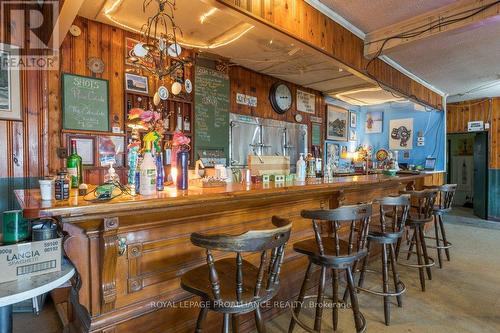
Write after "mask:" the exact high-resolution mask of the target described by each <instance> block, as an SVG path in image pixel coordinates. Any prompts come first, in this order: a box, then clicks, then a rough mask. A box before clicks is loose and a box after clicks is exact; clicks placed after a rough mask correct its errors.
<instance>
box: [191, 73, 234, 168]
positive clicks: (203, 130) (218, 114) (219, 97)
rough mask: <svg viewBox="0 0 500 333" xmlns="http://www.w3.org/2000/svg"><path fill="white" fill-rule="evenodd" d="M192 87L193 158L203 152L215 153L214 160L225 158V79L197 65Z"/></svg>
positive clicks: (226, 118) (227, 130)
mask: <svg viewBox="0 0 500 333" xmlns="http://www.w3.org/2000/svg"><path fill="white" fill-rule="evenodd" d="M194 86H195V89H194V94H195V95H194V103H195V106H194V108H195V113H194V114H195V116H194V129H195V140H194V145H195V159H197V158H198V157H204V156H203V154H204V152H205V153H206V152H207V151H212V152H213V151H218V152H219V153H220V155H219V156H218V157H226V158H227V155H228V151H229V76H228V75H227V74H226V73H224V72H220V71H217V70H215V69H212V68H208V67H204V66H199V65H197V66H195V85H194ZM196 154H198V155H199V156H197V155H196ZM221 155H222V156H221Z"/></svg>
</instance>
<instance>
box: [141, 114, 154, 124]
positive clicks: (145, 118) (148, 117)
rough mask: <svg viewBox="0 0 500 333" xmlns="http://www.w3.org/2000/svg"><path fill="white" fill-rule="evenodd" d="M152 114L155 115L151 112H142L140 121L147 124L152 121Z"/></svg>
mask: <svg viewBox="0 0 500 333" xmlns="http://www.w3.org/2000/svg"><path fill="white" fill-rule="evenodd" d="M154 114H155V112H153V111H144V112H143V113H142V114H141V120H142V121H143V122H145V123H149V122H150V121H151V120H153V118H154Z"/></svg>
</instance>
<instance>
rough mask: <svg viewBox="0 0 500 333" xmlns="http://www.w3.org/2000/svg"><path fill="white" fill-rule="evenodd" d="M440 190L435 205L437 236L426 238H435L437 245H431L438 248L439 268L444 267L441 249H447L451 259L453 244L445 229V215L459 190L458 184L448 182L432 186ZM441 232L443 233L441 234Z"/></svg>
mask: <svg viewBox="0 0 500 333" xmlns="http://www.w3.org/2000/svg"><path fill="white" fill-rule="evenodd" d="M430 188H434V189H436V190H438V191H439V192H438V197H437V204H436V205H435V206H434V232H435V237H430V236H426V237H425V238H428V239H434V240H435V241H436V246H435V247H434V246H429V247H430V248H436V249H437V255H438V262H439V268H443V261H442V259H441V250H444V251H445V254H446V259H447V260H448V261H450V250H449V249H450V247H452V244H451V243H450V242H448V240H447V239H446V231H445V229H444V223H443V215H445V214H446V213H448V212H450V211H451V205H452V204H453V198H454V197H455V192H456V190H457V184H446V185H441V186H437V187H430ZM440 234H441V235H440Z"/></svg>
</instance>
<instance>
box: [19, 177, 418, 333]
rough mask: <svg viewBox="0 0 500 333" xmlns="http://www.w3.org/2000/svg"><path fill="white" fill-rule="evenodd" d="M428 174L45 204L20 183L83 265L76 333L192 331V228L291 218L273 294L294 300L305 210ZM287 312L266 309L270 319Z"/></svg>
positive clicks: (195, 260)
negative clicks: (186, 276)
mask: <svg viewBox="0 0 500 333" xmlns="http://www.w3.org/2000/svg"><path fill="white" fill-rule="evenodd" d="M425 177H426V176H425V175H409V176H396V177H387V176H383V175H368V176H351V177H340V178H335V179H334V180H333V181H332V182H329V183H324V182H322V181H314V182H308V183H307V184H305V185H282V186H280V185H275V184H274V183H270V184H269V185H265V184H256V185H249V186H245V185H242V184H228V185H227V186H226V187H220V188H199V187H195V186H191V187H190V188H189V190H188V191H177V190H175V189H174V188H166V189H165V191H163V192H158V194H157V195H155V196H150V197H143V196H136V197H130V196H122V197H119V198H116V199H114V200H112V201H110V202H104V203H90V202H86V201H84V200H83V199H82V198H81V197H71V198H70V199H69V200H68V201H64V202H55V201H53V202H50V203H44V202H42V201H41V200H40V193H39V190H19V191H17V192H16V197H17V199H18V202H19V204H20V205H21V208H22V209H23V210H24V214H25V217H27V218H36V217H42V216H52V217H56V218H57V219H58V221H59V222H60V224H61V226H62V229H63V230H64V231H65V232H66V233H67V238H66V240H65V245H64V248H65V251H66V254H67V256H68V257H69V258H70V259H71V260H72V262H73V263H74V265H75V266H76V268H77V270H78V273H79V279H78V280H77V281H75V282H74V284H75V288H73V291H72V293H71V302H70V303H71V305H69V306H67V309H68V311H67V312H68V313H67V316H68V318H67V319H68V321H69V323H70V324H69V326H68V328H69V329H70V331H73V332H102V333H111V332H137V333H138V332H193V328H194V324H195V321H196V316H197V313H198V310H199V309H198V308H197V307H195V306H189V303H188V302H189V301H194V300H196V299H195V298H192V297H191V295H190V294H188V293H186V292H184V291H183V290H182V289H181V288H180V285H179V280H180V277H181V275H182V274H183V273H184V272H186V271H188V270H189V269H191V268H193V267H196V266H199V265H202V264H204V263H205V253H204V251H203V250H202V249H200V248H196V247H195V246H193V245H191V242H190V240H189V238H190V235H191V233H192V232H200V231H204V232H216V233H242V232H244V231H246V230H249V229H259V228H260V229H262V228H268V227H269V226H270V221H271V216H273V215H278V216H281V217H285V218H290V219H291V220H292V221H293V229H292V236H291V238H290V242H289V244H288V246H287V251H286V257H285V263H284V265H283V270H282V275H281V276H282V278H281V279H282V280H281V281H282V282H281V289H280V293H279V295H278V296H277V297H276V299H277V300H290V299H293V298H295V297H296V295H297V294H298V290H299V288H300V283H301V280H302V278H303V272H304V270H305V268H306V259H305V258H304V256H301V255H298V254H296V253H294V252H293V251H292V249H291V247H292V244H293V243H294V242H296V241H298V240H302V239H305V238H309V237H312V236H313V233H312V227H311V224H310V221H306V220H304V219H302V218H301V217H300V211H301V210H303V209H318V208H335V207H338V206H339V205H345V204H353V203H358V202H361V201H370V200H373V199H375V198H378V197H382V196H385V195H390V194H397V193H398V191H399V190H400V189H403V188H405V187H407V186H412V185H415V184H416V183H417V184H418V183H419V182H420V181H421V180H423V179H424V178H425ZM220 257H221V255H220V254H219V257H218V258H220ZM245 259H247V260H250V261H255V262H256V261H257V260H258V258H257V257H251V256H248V255H247V256H246V257H245ZM283 310H284V309H279V308H272V307H268V308H264V311H265V312H264V317H268V318H269V317H271V316H274V315H276V314H277V313H278V312H280V311H283ZM252 318H253V317H250V316H248V317H243V318H242V324H243V331H248V330H249V329H251V328H252V327H253V320H250V319H252ZM220 322H221V318H219V316H218V315H217V314H213V313H210V314H209V316H208V321H207V323H206V326H205V327H206V329H205V330H204V331H205V332H214V331H215V330H218V327H219V324H220Z"/></svg>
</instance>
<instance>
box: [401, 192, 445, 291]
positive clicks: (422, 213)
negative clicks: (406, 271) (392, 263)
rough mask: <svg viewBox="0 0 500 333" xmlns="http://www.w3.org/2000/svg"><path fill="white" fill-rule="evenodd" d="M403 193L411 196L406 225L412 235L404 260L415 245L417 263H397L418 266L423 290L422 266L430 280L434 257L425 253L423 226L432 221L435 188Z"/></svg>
mask: <svg viewBox="0 0 500 333" xmlns="http://www.w3.org/2000/svg"><path fill="white" fill-rule="evenodd" d="M402 193H403V194H409V195H410V196H411V202H412V207H411V210H410V213H409V216H408V219H407V220H406V226H408V227H409V228H410V229H413V235H412V237H411V241H410V248H409V250H408V252H407V257H406V260H410V257H411V255H412V254H413V253H415V252H413V247H414V246H415V245H416V254H417V264H411V263H403V262H401V261H399V260H398V264H400V265H402V266H407V267H413V268H418V272H419V277H420V287H421V288H422V291H425V274H424V268H425V270H426V271H427V277H428V279H429V280H432V273H431V267H432V266H434V264H435V262H434V259H433V258H431V257H429V255H428V253H427V245H426V243H425V234H424V226H425V224H427V223H429V222H432V221H433V217H434V216H433V212H434V204H435V202H436V197H437V190H435V189H427V190H422V191H405V192H402ZM400 245H401V239H400V240H399V241H398V245H397V247H396V258H398V257H399V249H400Z"/></svg>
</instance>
